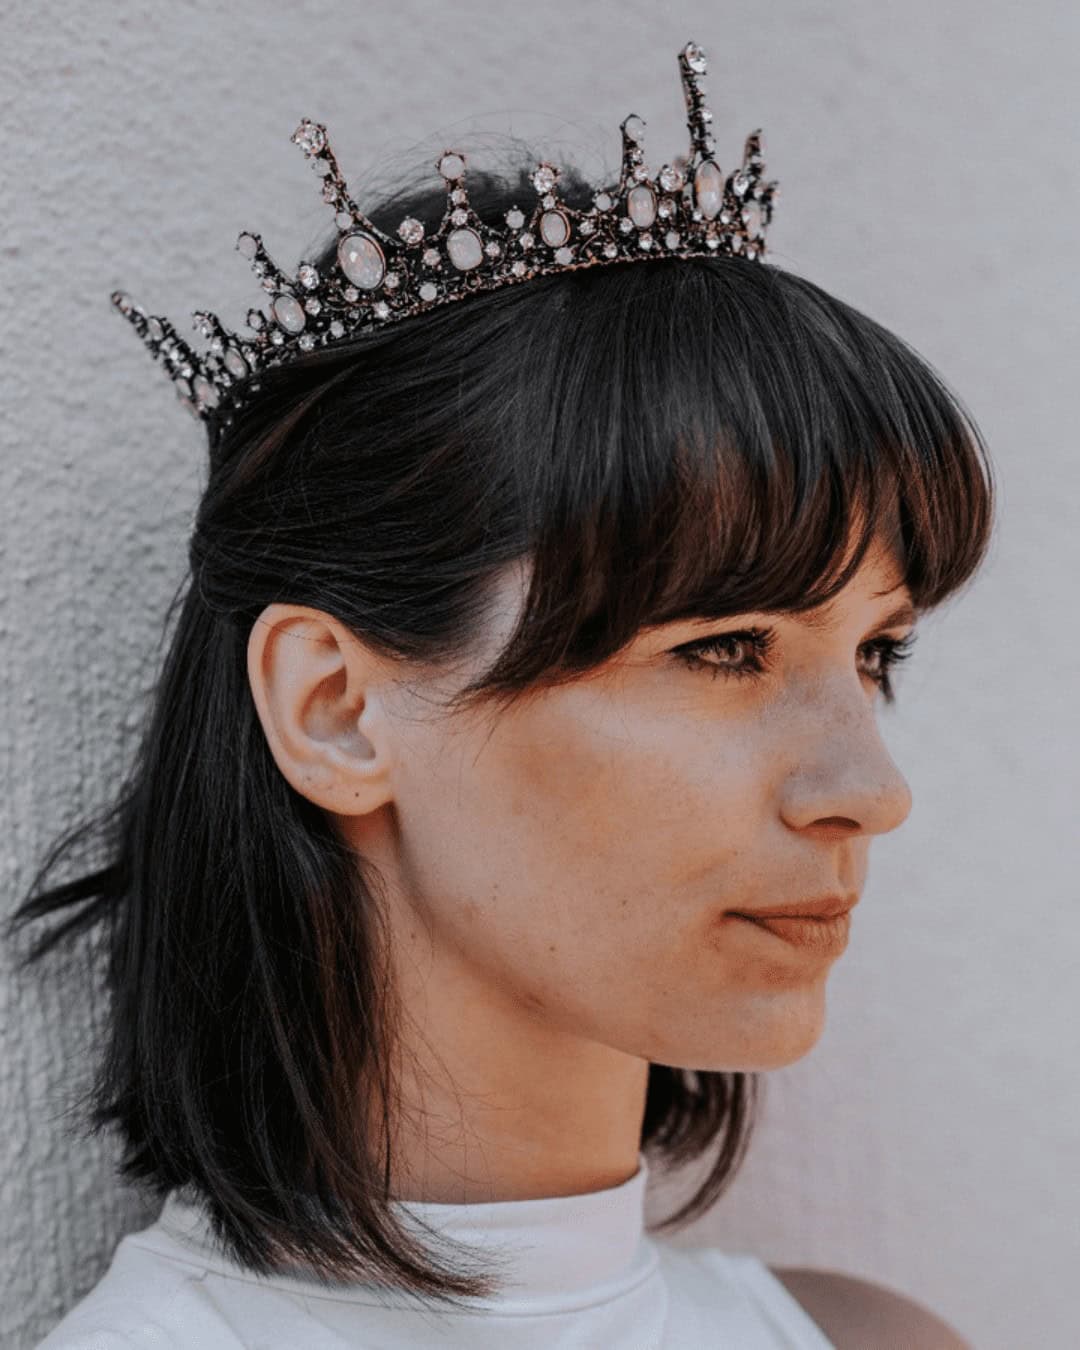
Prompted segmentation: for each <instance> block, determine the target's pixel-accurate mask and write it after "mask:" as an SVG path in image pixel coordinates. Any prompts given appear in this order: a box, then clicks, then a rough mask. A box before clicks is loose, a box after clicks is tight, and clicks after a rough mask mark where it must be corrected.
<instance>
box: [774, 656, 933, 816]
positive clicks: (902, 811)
mask: <svg viewBox="0 0 1080 1350" xmlns="http://www.w3.org/2000/svg"><path fill="white" fill-rule="evenodd" d="M826 684H827V685H828V687H827V688H826V685H825V684H823V685H821V686H819V687H818V689H817V690H816V691H815V694H814V697H813V698H812V699H810V700H807V701H805V702H800V703H799V704H798V707H797V710H796V712H795V716H796V717H797V719H798V726H797V727H796V726H792V725H790V724H789V726H788V730H789V731H790V732H791V743H792V747H793V748H792V754H791V758H790V762H791V769H790V772H789V773H788V776H787V778H786V779H785V782H784V785H783V789H782V815H783V818H784V820H785V821H786V822H787V824H789V825H790V826H791V827H792V828H793V829H807V828H809V827H813V826H815V825H817V826H820V825H829V826H831V827H833V828H846V829H848V830H849V831H851V832H852V833H862V834H887V833H888V832H889V831H890V830H895V829H896V828H897V827H898V826H900V825H902V824H903V823H904V821H905V820H906V819H907V818H908V816H909V815H910V814H911V806H912V796H911V788H910V787H909V785H908V782H907V779H906V778H905V777H904V775H903V774H902V773H901V772H900V770H899V768H898V767H897V764H896V761H895V760H894V759H893V757H892V755H891V754H890V753H889V750H888V747H887V746H886V745H885V742H884V741H883V739H882V736H881V729H880V727H879V726H878V718H877V711H876V709H875V707H874V704H873V703H872V702H871V700H870V699H869V698H868V697H867V694H866V690H865V687H864V686H862V685H861V684H859V685H858V686H857V687H855V688H854V689H853V688H852V686H851V684H850V683H849V682H848V681H847V680H846V679H844V680H837V681H831V680H830V681H828V682H826Z"/></svg>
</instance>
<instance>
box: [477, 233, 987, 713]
mask: <svg viewBox="0 0 1080 1350" xmlns="http://www.w3.org/2000/svg"><path fill="white" fill-rule="evenodd" d="M534 284H539V285H545V284H549V285H550V289H551V291H552V292H553V294H552V296H551V297H550V303H548V304H547V306H546V313H545V322H544V324H543V325H541V324H530V325H525V327H524V328H523V330H522V331H521V332H519V333H516V334H515V333H514V331H513V330H510V331H508V332H507V333H506V334H505V335H504V339H503V342H502V344H501V348H500V354H499V357H498V358H497V360H498V366H499V379H500V381H501V382H502V383H503V387H504V388H509V389H510V390H511V392H510V393H509V395H508V396H507V397H505V398H504V399H503V401H502V404H501V407H502V413H503V416H502V418H501V419H500V421H499V424H498V431H497V435H498V437H499V439H500V440H501V442H502V443H503V445H504V446H506V445H509V446H514V447H516V446H521V447H524V446H526V445H528V446H529V447H530V448H529V451H528V452H527V453H525V452H524V451H523V452H522V453H520V454H511V455H510V456H509V457H508V459H507V461H506V462H507V463H508V464H509V465H511V466H512V467H514V468H515V469H516V471H517V483H516V485H515V488H514V490H513V496H514V497H515V498H516V505H517V507H518V509H519V511H520V514H521V518H522V519H523V520H524V519H528V521H529V529H530V533H531V540H530V544H529V549H528V551H529V554H530V557H531V559H532V562H533V569H532V570H533V576H532V581H531V587H530V594H529V597H528V600H527V602H526V606H525V611H524V613H523V615H522V619H521V622H520V624H519V626H518V629H517V631H516V632H515V634H514V637H513V638H512V640H511V642H510V643H509V644H508V646H507V648H506V649H505V650H504V652H503V653H502V655H501V657H500V659H499V660H498V661H497V662H496V663H495V664H493V665H492V666H491V668H490V669H489V670H488V672H486V674H485V676H484V677H482V678H481V679H480V680H477V681H474V682H473V684H471V685H470V686H469V688H468V697H469V698H471V697H472V695H473V694H474V693H476V692H479V691H480V690H484V691H486V692H487V693H489V694H494V693H496V692H497V693H498V695H499V696H500V697H501V696H502V695H505V694H511V693H512V692H513V691H514V690H515V689H517V690H520V689H522V688H524V687H525V686H527V685H528V684H532V683H534V682H545V681H550V680H555V681H558V680H560V679H563V678H572V677H573V675H574V674H576V673H579V672H581V671H583V670H586V669H588V668H590V667H592V666H594V665H596V664H598V663H600V662H602V661H604V660H605V659H607V658H608V657H609V656H611V655H612V654H613V653H614V652H616V651H617V650H619V649H620V648H621V647H622V646H623V645H624V644H625V643H627V642H629V641H630V640H632V639H633V637H634V636H635V635H636V634H637V633H638V632H639V631H641V630H642V629H644V628H648V627H651V626H654V625H659V624H664V623H670V622H674V621H676V620H684V619H688V618H698V617H700V618H714V619H715V618H720V617H724V616H726V615H730V614H738V613H745V612H750V611H766V610H767V611H777V612H800V611H804V610H808V609H812V608H815V607H817V606H819V605H823V604H825V603H826V602H827V601H829V600H830V599H831V598H832V597H833V596H834V595H835V594H836V593H837V592H838V591H839V590H841V589H842V588H843V587H844V586H845V585H846V584H847V582H848V581H849V580H850V578H851V576H852V575H853V574H854V572H855V571H856V570H857V569H858V567H859V566H860V564H861V562H862V560H863V557H864V556H865V553H866V551H867V549H868V548H869V547H870V545H871V544H872V543H873V542H874V540H875V539H880V540H881V541H882V542H883V544H884V546H885V547H886V549H887V551H888V554H889V555H890V556H891V557H892V559H893V560H894V561H895V564H896V567H897V573H898V576H899V577H900V578H902V581H901V584H903V585H906V587H907V589H908V591H909V593H910V596H911V600H912V603H913V605H914V607H915V609H916V611H917V612H918V613H920V614H921V613H923V612H925V611H926V610H929V609H931V608H933V607H934V606H936V605H938V604H940V603H941V602H942V601H943V600H944V599H945V598H946V597H948V596H950V595H952V594H953V593H954V592H956V591H957V590H959V589H960V588H961V587H962V586H963V585H964V584H965V583H966V582H967V581H968V580H969V579H970V578H971V577H972V576H973V575H974V573H975V571H976V570H977V568H978V566H979V563H980V561H981V560H982V558H983V556H984V554H985V552H986V549H987V546H988V542H989V537H990V532H991V525H992V517H993V478H992V468H991V464H990V461H989V457H988V454H987V451H986V446H985V443H984V441H983V439H982V436H981V433H980V431H979V429H978V427H977V425H976V424H975V423H974V421H973V420H972V419H971V417H970V415H969V414H968V413H967V411H966V409H965V408H964V406H963V405H962V404H961V402H960V400H959V399H958V398H957V397H956V396H955V395H954V394H953V393H951V392H950V390H949V389H948V388H947V386H946V385H945V383H944V381H943V379H942V378H941V376H940V375H939V374H938V373H937V372H936V371H935V370H934V368H933V367H932V366H931V365H930V364H929V363H928V362H927V361H926V360H925V359H924V358H923V357H921V356H920V355H919V354H918V353H916V352H915V351H914V350H913V349H912V348H911V347H910V346H909V345H908V344H906V343H905V342H904V341H903V340H902V339H900V338H898V337H897V336H895V335H894V334H892V333H890V332H889V331H888V330H886V329H885V328H883V327H882V326H880V325H879V324H877V323H876V322H875V321H874V320H872V319H870V318H868V317H867V316H865V315H863V314H861V313H859V312H858V311H856V310H855V309H853V308H851V307H850V306H848V305H847V304H845V303H844V302H842V301H840V300H838V299H836V298H835V297H833V296H831V295H829V294H828V293H827V292H825V291H823V290H821V289H820V288H819V287H818V286H816V285H814V284H813V283H812V282H809V281H806V280H804V279H802V278H799V277H795V276H793V275H791V274H790V273H785V272H781V271H779V270H777V269H775V268H772V267H768V266H761V265H759V264H755V263H750V262H747V261H745V260H743V259H738V258H720V259H703V260H701V261H700V262H699V261H694V262H687V261H685V260H684V261H679V260H674V259H673V260H670V261H667V262H654V263H653V264H652V265H651V266H650V267H648V268H643V267H638V266H636V265H632V264H631V265H624V266H622V267H611V268H607V269H596V270H594V271H589V270H584V269H583V270H581V271H579V272H577V273H574V274H571V275H569V276H564V277H560V278H557V279H556V280H555V283H554V284H550V282H540V283H534ZM476 434H477V435H482V434H483V433H482V431H481V429H480V428H479V427H478V428H477V429H476Z"/></svg>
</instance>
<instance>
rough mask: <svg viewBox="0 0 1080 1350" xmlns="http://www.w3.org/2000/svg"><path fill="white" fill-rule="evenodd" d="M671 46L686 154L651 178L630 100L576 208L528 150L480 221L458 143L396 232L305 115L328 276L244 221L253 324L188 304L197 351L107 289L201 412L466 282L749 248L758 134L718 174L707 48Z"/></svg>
mask: <svg viewBox="0 0 1080 1350" xmlns="http://www.w3.org/2000/svg"><path fill="white" fill-rule="evenodd" d="M678 59H679V72H680V76H681V79H682V86H683V93H684V95H685V99H686V113H687V127H688V129H689V132H690V153H689V155H688V156H687V155H680V156H676V157H675V158H674V159H673V161H672V162H671V163H670V164H665V165H664V166H663V167H662V168H661V169H660V172H659V173H658V174H657V175H656V177H655V178H653V177H651V176H650V174H649V170H648V168H647V167H646V166H645V163H644V158H645V157H644V151H643V150H642V139H643V133H644V129H645V122H644V121H643V120H642V119H641V118H640V117H638V116H637V115H636V114H635V113H631V114H630V115H629V116H628V117H626V118H625V120H624V121H623V122H622V123H621V126H620V130H621V132H622V169H621V172H620V175H619V181H618V183H617V184H616V185H614V186H612V187H604V188H597V189H595V190H594V192H593V198H592V207H591V208H590V209H588V210H575V209H574V208H572V207H570V206H568V205H567V204H566V203H564V202H562V201H560V199H559V169H558V168H557V167H556V166H555V165H554V164H549V163H547V162H546V161H541V162H540V163H539V164H537V166H536V168H535V170H534V171H533V172H532V173H531V175H530V182H531V184H532V187H533V188H534V189H535V191H536V194H537V198H538V200H537V201H536V202H535V203H533V204H532V205H531V207H528V208H527V209H525V208H522V207H519V206H517V205H515V206H513V207H511V208H510V209H509V210H508V211H506V212H505V213H504V215H503V218H502V221H501V222H491V221H483V220H481V219H480V218H479V216H478V215H477V214H476V213H475V212H474V211H473V210H472V208H471V207H470V205H469V195H468V189H467V187H466V186H465V163H466V160H465V156H464V155H463V154H462V153H461V152H460V151H458V150H446V151H444V152H443V154H442V155H441V156H440V157H439V159H438V160H437V161H436V164H435V167H436V169H437V170H438V172H439V174H440V176H441V177H442V179H443V181H444V183H445V184H446V192H447V201H446V209H445V211H444V213H443V217H442V220H441V221H440V223H439V226H438V228H437V229H435V230H434V231H432V232H430V233H428V232H425V229H424V226H423V225H422V224H421V222H420V221H418V220H415V219H414V218H413V217H411V216H406V217H405V218H404V219H403V220H402V221H401V222H400V224H399V225H398V226H397V237H396V238H394V236H393V235H390V234H387V233H386V232H385V231H383V230H381V229H379V228H378V227H377V226H376V225H374V224H373V223H372V222H371V221H370V220H368V218H367V217H366V216H365V215H364V214H363V213H362V212H361V211H360V209H359V207H358V206H357V205H356V202H355V201H354V200H353V198H352V197H351V196H350V194H349V190H348V187H347V185H346V183H345V180H344V179H343V178H342V176H341V173H340V171H339V169H338V163H337V159H336V158H335V156H334V153H333V151H332V150H331V148H330V143H329V140H328V139H327V135H326V127H325V126H323V125H322V123H320V122H312V121H309V120H307V119H304V120H303V121H302V122H301V123H300V125H299V126H298V127H297V128H296V130H295V131H294V132H293V134H292V137H291V139H292V140H293V142H294V143H295V144H296V145H298V146H299V147H300V148H301V150H303V152H304V154H305V156H306V157H307V158H308V160H309V161H310V163H311V165H312V168H313V169H314V170H315V172H316V174H317V175H318V176H319V177H320V178H321V179H322V196H323V200H324V201H325V202H326V203H327V204H328V205H329V206H331V207H332V208H333V210H334V219H335V221H336V223H337V227H338V231H339V234H338V243H337V253H336V261H337V266H336V268H334V269H333V270H332V274H331V275H320V273H319V271H318V270H317V268H316V267H315V266H314V265H313V264H312V263H310V262H301V263H300V265H299V266H298V267H297V269H296V275H295V276H289V275H288V273H286V272H283V271H282V270H281V268H280V267H278V266H277V264H276V263H275V262H274V261H273V259H272V258H271V257H270V255H269V254H268V253H267V251H266V249H265V248H264V247H263V242H262V237H261V236H260V235H258V234H254V233H250V232H248V231H244V232H242V233H241V234H240V236H239V238H238V239H237V241H236V247H237V249H239V251H240V253H241V254H243V256H244V257H245V258H247V259H249V260H250V262H251V266H252V269H253V271H254V272H255V274H256V275H257V276H258V277H259V278H260V279H261V282H262V286H263V289H264V290H265V291H266V292H267V294H268V296H269V304H268V306H267V309H268V311H269V312H265V311H264V310H262V309H249V310H248V312H247V316H246V319H247V326H248V328H249V329H250V330H251V332H252V334H253V336H251V337H248V336H247V335H244V336H241V335H239V334H238V333H235V332H232V331H230V330H229V329H227V328H226V327H225V326H224V325H223V324H222V323H221V322H220V320H219V319H218V317H217V316H216V315H215V314H213V313H210V312H205V311H201V310H195V311H194V312H193V318H194V322H193V326H194V327H195V328H197V329H200V330H201V332H202V335H203V337H205V338H209V339H210V343H209V349H208V350H207V351H204V352H202V353H197V352H195V351H194V350H193V349H192V348H191V347H190V346H189V345H188V344H187V343H186V342H185V341H184V340H183V338H181V337H180V335H179V334H178V333H177V331H176V329H175V328H174V327H173V326H172V324H171V323H170V322H169V321H168V319H166V318H165V317H164V316H162V315H151V314H147V312H146V311H145V310H144V309H143V308H142V306H140V305H137V304H135V303H133V301H132V299H131V297H130V296H129V295H128V294H126V293H125V292H123V291H113V292H112V293H111V296H110V299H111V301H112V303H113V304H114V305H115V306H116V308H117V309H118V310H119V311H120V313H121V314H123V315H124V316H125V317H126V318H127V319H128V320H130V322H131V323H132V324H133V326H134V327H135V330H136V332H137V333H138V334H139V336H140V337H141V338H142V340H143V342H144V343H145V345H146V346H147V348H148V349H149V351H150V353H151V355H152V356H153V357H154V358H155V359H158V358H161V359H162V360H163V368H164V370H165V372H166V374H167V375H169V377H170V378H171V379H172V381H173V385H174V387H175V389H176V393H177V396H178V397H179V399H180V401H181V402H182V403H183V404H184V405H185V406H186V407H187V408H188V409H189V411H190V412H191V413H192V414H193V415H194V416H196V417H198V418H200V419H201V420H203V421H206V420H207V419H209V417H210V416H211V414H214V415H217V416H221V415H223V414H224V413H225V407H224V406H223V405H224V404H225V403H230V404H231V405H232V407H234V408H238V407H240V406H242V404H243V403H244V402H245V401H246V400H245V397H244V395H245V393H246V392H247V390H250V389H258V387H259V385H258V381H257V380H250V381H248V377H249V376H254V375H257V374H258V372H260V371H262V370H264V369H266V368H268V367H270V366H275V365H280V364H282V363H284V362H286V361H289V360H291V359H293V358H294V357H296V356H297V355H299V354H300V353H303V352H307V351H311V350H312V349H313V348H316V347H323V346H327V345H331V344H333V343H335V342H339V341H342V340H345V339H347V338H349V337H351V336H352V335H354V334H357V333H362V332H368V331H372V330H375V329H378V328H381V327H383V326H384V325H386V324H388V323H393V322H395V321H397V320H399V319H405V318H408V317H409V316H410V315H413V314H419V313H423V312H424V311H426V310H429V309H434V308H437V307H438V306H439V305H444V304H449V303H450V302H451V301H454V300H460V299H462V298H464V297H465V296H467V295H471V294H472V293H473V292H475V291H491V290H497V289H498V288H499V287H502V286H509V285H513V284H515V283H517V282H521V281H527V280H528V279H529V278H530V277H535V276H546V275H549V274H550V273H553V272H564V271H574V270H575V269H577V268H579V267H595V266H598V265H604V264H607V263H617V262H631V261H634V262H636V261H641V260H647V259H650V258H655V257H677V258H693V257H710V256H715V255H716V254H728V255H732V254H734V255H740V256H742V257H744V258H746V259H748V260H750V261H754V260H755V259H757V260H759V261H762V260H764V257H765V230H766V227H767V226H768V224H769V222H770V220H771V218H772V211H773V203H774V201H775V200H776V198H777V197H778V196H779V187H778V185H777V183H776V182H775V181H773V182H768V183H762V181H761V176H762V170H763V160H762V142H761V131H760V130H758V131H753V132H751V133H750V135H749V136H748V137H747V138H746V145H745V149H744V151H743V161H742V165H741V166H740V167H739V168H738V169H736V170H734V171H733V172H732V173H730V174H729V175H728V176H727V177H726V178H725V177H724V175H723V173H722V172H721V170H720V167H719V165H718V164H717V163H716V161H715V160H714V159H713V148H714V141H713V137H712V135H711V132H710V123H711V122H712V113H711V112H710V111H709V109H708V108H707V107H706V106H705V99H704V94H703V92H702V88H701V85H700V82H699V78H698V77H699V76H701V75H704V74H705V72H706V62H705V52H704V50H703V49H702V48H701V47H699V46H698V45H697V43H695V42H688V43H687V44H686V46H685V47H684V48H683V49H682V50H681V51H680V52H679V53H678ZM591 186H592V185H591V184H590V187H591ZM245 381H247V383H245ZM226 421H231V415H230V416H227V417H226Z"/></svg>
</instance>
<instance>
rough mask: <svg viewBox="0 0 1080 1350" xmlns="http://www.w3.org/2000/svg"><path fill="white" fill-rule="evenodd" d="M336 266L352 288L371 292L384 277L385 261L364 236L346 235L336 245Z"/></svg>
mask: <svg viewBox="0 0 1080 1350" xmlns="http://www.w3.org/2000/svg"><path fill="white" fill-rule="evenodd" d="M337 251H338V265H339V266H340V268H341V270H342V271H343V272H344V273H345V275H346V276H347V277H348V278H349V280H350V281H351V282H352V283H353V285H354V286H359V287H360V288H361V290H365V291H373V290H374V289H375V287H376V286H379V285H381V284H382V279H383V277H384V276H385V275H386V259H385V258H384V257H383V251H382V249H381V248H380V247H379V245H378V244H377V243H376V242H375V240H374V239H372V238H371V236H370V235H366V234H347V235H346V236H345V238H344V239H342V240H341V241H340V243H339V244H338V250H337Z"/></svg>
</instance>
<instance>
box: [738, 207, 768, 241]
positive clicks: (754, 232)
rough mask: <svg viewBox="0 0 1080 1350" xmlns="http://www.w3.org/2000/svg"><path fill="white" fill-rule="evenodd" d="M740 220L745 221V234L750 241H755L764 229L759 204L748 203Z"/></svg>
mask: <svg viewBox="0 0 1080 1350" xmlns="http://www.w3.org/2000/svg"><path fill="white" fill-rule="evenodd" d="M742 218H743V220H744V221H746V229H747V233H748V234H749V235H750V238H751V239H756V238H757V237H758V235H759V234H761V232H762V230H763V228H764V216H763V214H762V210H761V205H760V203H759V202H748V203H747V204H746V206H744V207H743V213H742Z"/></svg>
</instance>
